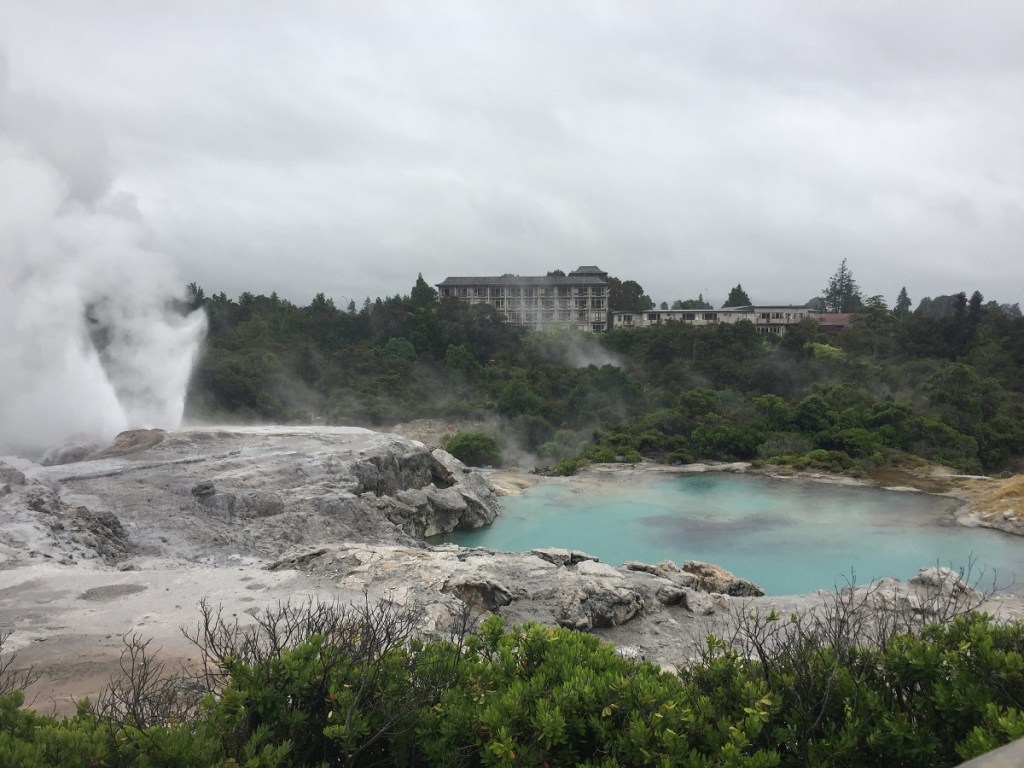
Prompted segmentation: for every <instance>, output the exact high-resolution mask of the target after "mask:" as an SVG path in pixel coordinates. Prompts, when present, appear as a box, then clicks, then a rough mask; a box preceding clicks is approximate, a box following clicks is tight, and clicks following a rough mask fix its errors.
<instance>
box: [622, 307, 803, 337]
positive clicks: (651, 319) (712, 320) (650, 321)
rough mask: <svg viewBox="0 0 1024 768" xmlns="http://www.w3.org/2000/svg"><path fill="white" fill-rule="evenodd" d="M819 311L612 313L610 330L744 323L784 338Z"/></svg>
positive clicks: (752, 309) (732, 309)
mask: <svg viewBox="0 0 1024 768" xmlns="http://www.w3.org/2000/svg"><path fill="white" fill-rule="evenodd" d="M818 315H819V313H818V310H816V309H810V308H809V307H802V306H795V305H793V304H779V305H764V306H756V307H729V308H727V309H648V310H645V311H643V312H613V313H612V327H613V328H646V327H648V326H652V325H663V324H664V323H683V324H685V325H701V326H705V325H728V324H732V323H738V322H740V321H742V320H745V321H747V322H749V323H753V325H754V327H755V328H757V330H758V331H759V332H760V333H764V334H769V333H774V334H780V335H781V334H783V333H785V332H786V328H787V327H789V326H791V325H797V324H798V323H800V322H801V321H803V320H808V319H812V320H817V319H818Z"/></svg>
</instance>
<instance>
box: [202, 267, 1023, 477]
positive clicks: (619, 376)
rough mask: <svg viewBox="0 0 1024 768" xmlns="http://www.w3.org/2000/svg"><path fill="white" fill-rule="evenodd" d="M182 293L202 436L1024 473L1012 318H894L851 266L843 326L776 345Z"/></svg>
mask: <svg viewBox="0 0 1024 768" xmlns="http://www.w3.org/2000/svg"><path fill="white" fill-rule="evenodd" d="M613 280H614V279H613ZM610 282H612V281H610ZM612 288H613V291H612V293H611V297H612V302H611V303H612V308H613V309H615V308H617V307H616V305H615V301H618V302H619V303H620V305H622V306H635V305H636V302H637V298H638V297H640V298H642V299H646V296H645V295H644V294H643V289H642V288H641V287H640V286H638V285H637V284H636V283H635V282H633V281H625V282H622V281H618V280H614V283H613V285H612ZM737 289H740V286H737ZM188 290H189V297H188V301H189V303H190V306H191V307H193V308H196V307H203V308H204V309H205V311H206V313H207V315H208V319H209V334H208V338H207V342H206V345H205V348H204V350H203V353H202V355H201V357H200V359H199V360H198V362H197V366H196V369H195V372H194V375H193V379H192V382H191V386H190V390H189V395H188V400H187V405H186V417H187V418H189V419H192V420H201V421H209V422H222V423H321V424H327V425H355V426H367V427H371V428H383V427H387V426H389V425H393V424H396V423H400V422H404V421H409V420H412V419H422V418H432V419H441V420H445V421H448V422H451V423H452V424H453V425H455V427H456V428H457V427H458V425H459V424H460V423H466V422H482V423H485V424H487V425H488V427H487V428H486V429H484V430H483V431H484V432H485V434H483V435H465V434H464V435H459V436H456V437H458V439H457V440H456V441H455V446H456V447H458V446H459V444H460V443H462V444H464V445H468V446H469V449H467V450H466V451H465V452H464V453H463V455H462V456H460V458H464V459H467V460H469V461H471V462H472V463H487V464H498V463H500V462H501V456H502V453H504V454H505V455H508V454H509V453H515V454H516V455H523V454H525V455H527V456H529V457H530V459H529V460H530V461H531V462H532V463H533V466H536V467H539V468H545V469H547V470H548V471H553V472H555V473H561V474H566V473H572V472H573V471H575V470H576V469H578V468H579V467H581V466H583V465H585V464H586V463H587V462H590V461H619V462H636V461H639V460H641V459H651V460H654V461H658V462H663V463H688V462H693V461H707V460H716V461H736V460H743V461H754V462H761V463H771V464H785V465H791V466H794V467H798V468H801V467H808V468H815V469H823V470H831V471H836V472H843V473H847V474H860V473H863V472H865V471H866V470H870V469H871V468H873V467H901V466H913V465H914V464H915V463H920V462H921V461H922V460H927V461H930V462H937V463H941V464H945V465H948V466H950V467H953V468H955V469H957V470H960V471H963V472H970V473H990V474H991V473H1000V472H1017V471H1019V470H1020V469H1021V467H1022V465H1024V463H1022V457H1024V318H1022V317H1021V313H1020V311H1019V308H1018V307H1017V306H1016V305H1000V304H998V303H997V302H994V301H989V302H986V301H985V300H984V297H982V295H981V294H980V293H978V292H976V291H975V292H974V293H973V294H971V295H970V296H968V294H967V293H966V292H963V293H958V294H953V295H950V296H940V297H936V298H934V299H933V298H925V299H922V300H921V301H920V302H919V305H918V307H917V308H916V309H915V310H913V311H911V310H910V299H909V298H908V296H907V291H906V289H904V290H902V291H901V292H900V298H899V300H898V301H897V304H896V306H895V307H893V308H889V307H887V306H886V304H885V301H884V300H883V299H882V297H879V296H875V297H869V298H863V297H861V296H860V295H859V293H858V292H857V289H856V283H855V282H853V280H852V275H850V273H849V270H848V269H847V268H846V265H845V262H844V263H843V264H842V265H841V268H840V271H839V272H837V274H836V276H834V277H833V278H832V280H830V281H829V285H828V286H827V287H826V288H825V289H824V290H823V292H822V296H823V298H822V299H819V300H818V301H820V302H821V303H822V306H826V307H828V308H830V309H837V310H839V309H842V310H846V311H852V321H851V324H850V326H849V327H848V328H843V329H826V328H823V327H820V326H819V325H818V324H816V323H815V322H805V323H804V324H802V325H800V326H798V327H795V328H793V329H791V330H790V331H789V332H788V333H786V334H785V335H783V336H781V337H778V336H774V335H768V336H765V335H762V334H759V333H758V332H757V330H756V329H755V328H754V326H753V325H751V324H750V323H745V322H740V323H737V324H735V325H726V326H718V327H693V326H685V325H679V324H664V325H661V326H656V327H649V328H624V329H615V330H612V331H610V332H607V333H603V334H586V333H573V332H568V331H545V332H533V333H528V332H524V331H522V330H521V329H518V328H515V327H512V326H509V325H507V324H505V323H504V322H503V319H502V317H501V316H500V315H499V314H498V313H496V312H495V311H494V310H493V309H492V308H491V307H488V306H481V305H477V306H470V305H467V304H462V303H459V302H457V301H455V300H445V301H438V300H437V295H436V291H435V290H434V289H433V288H432V287H430V286H429V285H428V284H427V283H426V282H425V281H424V280H423V277H422V275H420V276H419V277H418V278H417V279H416V280H415V283H414V285H413V286H412V288H411V290H410V292H409V293H408V294H405V295H395V296H391V297H387V298H384V299H381V298H378V299H376V301H370V299H367V300H366V301H365V302H364V303H363V305H362V307H360V308H357V307H356V305H355V303H354V302H350V303H349V305H348V306H347V307H345V308H338V307H336V306H335V305H334V303H333V301H332V300H331V299H329V298H327V297H325V296H324V295H323V294H322V293H321V294H317V295H316V297H315V298H314V299H313V300H312V301H311V302H310V304H309V305H307V306H296V305H295V304H292V303H290V302H288V301H286V300H283V299H281V298H279V297H278V296H277V295H276V294H271V295H270V296H269V297H268V296H262V295H260V296H256V295H253V294H251V293H243V294H241V295H240V296H239V297H238V298H237V300H232V299H230V298H228V297H227V296H226V295H225V294H224V293H217V294H213V295H210V296H207V295H206V293H205V292H204V290H203V289H202V288H201V287H200V286H198V285H196V284H194V283H193V284H191V285H189V287H188ZM740 291H741V292H742V289H740ZM734 292H735V289H734ZM731 295H733V294H731ZM743 296H744V298H745V296H746V294H745V292H743ZM616 297H617V298H616ZM481 443H484V444H483V445H482V444H481ZM481 448H482V450H481ZM456 455H459V454H458V453H456Z"/></svg>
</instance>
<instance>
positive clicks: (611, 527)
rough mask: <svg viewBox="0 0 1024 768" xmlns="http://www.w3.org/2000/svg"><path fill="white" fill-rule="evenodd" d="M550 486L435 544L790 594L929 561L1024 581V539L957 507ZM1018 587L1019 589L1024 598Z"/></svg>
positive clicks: (747, 481)
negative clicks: (556, 551) (693, 575)
mask: <svg viewBox="0 0 1024 768" xmlns="http://www.w3.org/2000/svg"><path fill="white" fill-rule="evenodd" d="M590 487H591V488H593V490H587V491H584V490H582V489H581V486H580V485H578V484H575V483H569V482H559V481H552V482H545V483H542V484H540V485H537V486H534V487H533V488H530V489H529V490H527V491H526V492H525V493H523V494H522V495H520V496H506V497H503V498H502V509H503V512H502V516H501V517H499V518H498V519H497V520H496V521H495V522H494V524H493V525H491V526H489V527H488V528H482V529H479V530H476V531H466V532H458V533H455V534H451V535H449V536H446V537H443V538H439V539H438V540H444V541H453V542H455V543H458V544H461V545H463V546H484V547H489V548H491V549H497V550H505V551H513V552H518V551H523V550H529V549H534V548H536V547H566V548H572V549H579V550H583V551H584V552H588V553H590V554H592V555H595V556H597V557H599V558H600V559H601V560H602V561H603V562H606V563H611V564H614V565H618V564H621V563H622V562H623V561H625V560H641V561H644V562H649V563H654V562H657V561H659V560H675V561H676V562H678V563H682V561H683V560H704V561H708V562H713V563H718V564H719V565H721V566H722V567H723V568H727V569H729V570H730V571H732V572H733V573H735V574H736V575H738V576H742V577H744V578H747V579H751V580H752V581H755V582H757V583H758V584H760V585H761V587H763V588H764V590H765V591H766V592H767V593H768V594H772V595H783V594H796V593H803V592H809V591H811V590H814V589H821V588H831V587H833V586H835V585H837V584H839V585H842V584H845V583H846V582H847V580H849V579H850V578H851V575H854V576H855V580H856V582H857V583H863V582H866V581H869V580H871V579H874V578H879V577H882V576H896V577H897V578H901V579H906V578H909V577H910V576H913V575H914V573H915V572H916V571H917V569H918V568H920V567H922V566H927V565H935V564H936V563H938V564H940V565H952V566H953V567H954V568H959V567H960V566H967V565H968V563H969V562H970V560H971V558H972V557H973V558H974V559H975V561H976V565H975V569H974V572H975V574H977V572H979V571H980V570H981V568H983V567H984V568H986V569H987V575H986V579H985V582H984V583H985V584H990V583H991V579H992V575H993V571H995V573H996V575H997V577H998V582H999V584H1000V585H1004V584H1006V583H1008V582H1010V581H1011V580H1012V579H1013V578H1014V574H1015V573H1016V574H1019V576H1020V578H1019V581H1020V582H1021V584H1024V539H1021V538H1018V537H1015V536H1009V535H1007V534H1001V533H997V532H995V531H989V530H984V529H980V528H964V527H963V526H959V525H956V524H955V523H953V522H952V519H951V518H952V515H951V514H950V513H951V511H952V510H953V509H954V508H955V507H956V502H954V501H952V500H950V499H944V498H938V497H935V496H928V495H925V494H919V493H901V492H897V491H881V490H877V489H872V488H856V487H846V486H835V485H826V484H822V483H812V482H806V481H797V480H773V479H771V478H763V477H756V476H748V475H732V474H724V473H702V474H698V475H683V476H673V477H670V478H653V479H648V480H642V481H633V480H629V481H621V482H615V481H607V482H600V483H597V484H595V485H594V486H590ZM1021 584H1017V585H1015V586H1014V587H1013V589H1012V590H1011V591H1014V592H1018V591H1020V588H1021Z"/></svg>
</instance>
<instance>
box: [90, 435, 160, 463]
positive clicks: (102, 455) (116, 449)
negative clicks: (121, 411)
mask: <svg viewBox="0 0 1024 768" xmlns="http://www.w3.org/2000/svg"><path fill="white" fill-rule="evenodd" d="M166 434H167V433H166V432H165V431H164V430H162V429H129V430H127V431H125V432H121V433H120V434H118V435H117V437H115V438H114V442H113V443H111V444H110V446H109V447H107V448H104V449H103V450H102V451H96V452H94V453H91V454H89V455H88V456H87V457H85V458H86V459H87V460H89V461H92V460H95V459H106V458H111V457H113V456H125V455H127V454H129V453H137V452H139V451H145V450H147V449H149V448H152V447H153V446H155V445H159V444H160V443H162V442H163V440H164V437H165V436H166Z"/></svg>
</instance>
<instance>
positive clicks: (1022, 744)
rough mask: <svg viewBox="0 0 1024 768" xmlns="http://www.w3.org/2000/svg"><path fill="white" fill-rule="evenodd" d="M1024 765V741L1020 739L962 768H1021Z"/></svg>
mask: <svg viewBox="0 0 1024 768" xmlns="http://www.w3.org/2000/svg"><path fill="white" fill-rule="evenodd" d="M1022 765H1024V739H1018V740H1017V741H1012V742H1010V743H1009V744H1006V745H1005V746H1002V747H1000V748H999V749H993V750H992V751H991V752H989V753H987V754H984V755H980V756H979V757H976V758H974V759H973V760H968V761H967V762H966V763H963V764H962V765H961V766H960V768H1020V767H1021V766H1022Z"/></svg>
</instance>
